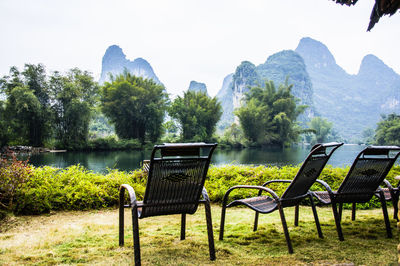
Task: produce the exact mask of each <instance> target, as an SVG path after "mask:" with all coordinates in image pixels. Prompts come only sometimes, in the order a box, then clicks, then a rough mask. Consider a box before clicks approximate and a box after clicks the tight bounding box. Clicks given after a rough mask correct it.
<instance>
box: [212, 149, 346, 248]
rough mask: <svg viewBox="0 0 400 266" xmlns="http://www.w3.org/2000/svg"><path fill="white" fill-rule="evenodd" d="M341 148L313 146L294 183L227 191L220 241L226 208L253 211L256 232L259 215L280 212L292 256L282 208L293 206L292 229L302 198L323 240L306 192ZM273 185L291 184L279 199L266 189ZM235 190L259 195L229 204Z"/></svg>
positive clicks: (283, 181) (308, 192) (296, 223)
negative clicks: (246, 190) (254, 191)
mask: <svg viewBox="0 0 400 266" xmlns="http://www.w3.org/2000/svg"><path fill="white" fill-rule="evenodd" d="M341 145H343V143H336V142H335V143H326V144H316V145H315V146H314V147H312V149H311V152H310V153H309V155H308V156H307V158H306V159H305V161H304V162H303V164H302V166H301V167H300V170H299V171H298V173H297V174H296V176H295V177H294V179H293V180H271V181H268V182H266V183H264V184H263V185H262V186H248V185H239V186H234V187H231V188H230V189H228V191H227V192H226V193H225V196H224V198H223V202H222V214H221V225H220V226H221V227H220V234H219V240H223V237H224V225H225V215H226V209H227V208H229V207H233V206H238V205H244V206H247V207H249V208H250V209H252V210H254V211H255V212H256V214H255V219H254V228H253V230H254V231H256V230H257V226H258V215H259V213H271V212H273V211H275V210H279V214H280V217H281V221H282V226H283V231H284V234H285V238H286V243H287V246H288V250H289V253H293V247H292V243H291V241H290V237H289V231H288V228H287V224H286V219H285V214H284V211H283V209H284V208H285V207H291V206H295V226H297V225H298V219H299V204H300V203H301V202H302V201H303V200H304V199H305V198H308V199H310V201H311V207H312V210H313V214H314V219H315V224H316V226H317V230H318V236H319V237H320V238H323V235H322V231H321V227H320V224H319V221H318V214H317V212H316V209H315V205H314V202H313V198H312V195H311V192H310V191H309V189H310V187H311V186H312V185H313V184H314V182H315V180H316V179H317V178H318V176H319V175H320V173H321V172H322V169H323V168H324V167H325V165H326V163H327V162H328V160H329V158H330V157H331V155H332V154H333V152H334V151H335V150H336V149H337V148H339V147H340V146H341ZM275 182H281V183H290V185H289V186H288V187H287V189H286V190H285V192H284V193H283V194H282V196H281V197H279V196H278V195H277V194H276V193H275V192H274V191H273V190H272V189H270V188H268V187H267V186H268V185H269V184H271V183H275ZM236 189H255V190H258V191H259V192H258V196H257V197H252V198H246V199H239V200H234V201H232V202H230V203H229V204H228V198H229V194H230V193H231V192H232V191H234V190H236ZM262 192H266V193H268V194H270V195H271V197H270V196H266V195H262Z"/></svg>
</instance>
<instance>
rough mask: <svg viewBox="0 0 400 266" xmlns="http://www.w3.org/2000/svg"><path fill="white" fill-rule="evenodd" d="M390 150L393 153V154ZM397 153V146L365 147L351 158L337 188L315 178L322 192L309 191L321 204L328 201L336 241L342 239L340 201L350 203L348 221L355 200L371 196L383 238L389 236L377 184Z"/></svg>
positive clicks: (399, 148)
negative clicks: (379, 209) (379, 214)
mask: <svg viewBox="0 0 400 266" xmlns="http://www.w3.org/2000/svg"><path fill="white" fill-rule="evenodd" d="M390 152H394V153H395V154H394V155H393V156H391V155H390ZM399 155H400V147H397V146H369V147H367V148H365V149H364V150H362V151H361V152H360V153H359V154H358V156H357V157H356V159H355V160H354V162H353V164H352V166H351V167H350V170H349V172H348V173H347V175H346V177H345V178H344V180H343V182H342V184H341V185H340V187H339V189H338V190H337V191H333V190H332V189H331V188H330V186H329V185H328V184H327V183H326V182H325V181H323V180H316V182H317V183H319V184H321V185H322V186H323V187H324V188H325V191H313V192H312V193H313V195H314V196H315V197H316V198H317V199H318V200H319V202H321V203H322V204H324V205H328V204H331V205H332V211H333V216H334V219H335V224H336V230H337V233H338V237H339V240H340V241H343V240H344V237H343V231H342V227H341V220H342V209H343V203H352V204H353V205H352V220H354V219H355V209H356V208H355V206H356V203H366V202H369V201H370V200H371V198H372V197H373V196H374V195H375V196H377V197H378V198H379V199H380V201H381V207H382V212H383V217H384V221H385V226H386V233H387V237H388V238H391V237H392V231H391V228H390V222H389V216H388V213H387V207H386V200H385V194H384V191H383V190H382V189H381V188H380V187H379V185H380V184H381V183H382V182H384V178H385V177H386V175H387V173H388V172H389V171H390V169H391V168H392V166H393V164H394V163H395V161H396V160H397V158H398V156H399Z"/></svg>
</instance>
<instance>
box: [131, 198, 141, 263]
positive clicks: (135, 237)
mask: <svg viewBox="0 0 400 266" xmlns="http://www.w3.org/2000/svg"><path fill="white" fill-rule="evenodd" d="M132 229H133V249H134V253H135V265H136V266H139V265H140V263H141V260H140V242H139V220H138V210H137V207H136V206H134V207H132Z"/></svg>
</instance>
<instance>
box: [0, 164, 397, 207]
mask: <svg viewBox="0 0 400 266" xmlns="http://www.w3.org/2000/svg"><path fill="white" fill-rule="evenodd" d="M8 167H10V166H8ZM18 167H20V168H21V167H22V168H23V170H24V171H22V172H21V171H19V172H18V171H17V170H21V169H20V168H18ZM24 167H25V168H24ZM298 169H299V166H291V165H288V166H283V167H278V166H243V165H242V166H239V165H227V166H211V167H210V169H209V171H208V176H207V180H206V184H205V187H206V189H207V192H208V194H209V196H210V199H211V201H212V202H215V203H218V202H221V200H222V198H223V196H224V194H225V192H226V191H227V189H228V188H229V187H231V186H234V185H238V184H248V185H262V184H263V183H264V182H266V181H268V180H272V179H293V177H294V176H295V175H296V173H297V171H298ZM348 170H349V167H345V168H337V167H332V166H329V165H328V166H326V167H325V169H324V170H323V172H322V174H321V175H320V178H319V179H322V180H324V181H325V182H327V183H328V184H329V185H330V186H331V187H332V189H337V188H338V187H339V185H340V183H341V182H342V180H343V179H344V177H345V175H346V173H347V172H348ZM15 172H18V173H17V174H18V175H19V176H18V177H19V178H20V179H19V180H21V182H20V183H18V184H11V185H10V184H9V183H7V182H11V181H10V175H12V174H13V173H15ZM24 174H26V175H27V176H26V178H21V175H24ZM397 175H400V166H394V167H393V169H392V170H391V171H390V173H389V174H388V177H387V179H388V180H389V182H391V183H392V184H396V180H395V178H394V177H395V176H397ZM6 176H8V177H7V178H8V179H7V180H5V178H6ZM146 178H147V175H146V174H145V173H144V172H143V171H142V170H140V169H139V170H135V171H132V172H123V171H118V170H111V169H110V170H109V171H108V172H107V173H105V174H99V173H94V172H92V171H89V170H87V169H85V168H84V167H82V166H80V165H74V166H70V167H67V168H64V169H59V168H54V167H49V166H43V167H33V166H31V165H25V166H23V165H19V166H18V165H17V166H14V168H13V169H8V168H7V166H6V167H1V168H0V187H7V186H10V187H11V186H12V187H13V188H14V189H15V190H14V193H13V194H12V195H9V197H12V206H11V207H10V208H9V209H8V211H9V212H13V213H15V214H41V213H48V212H50V211H56V210H90V209H101V208H107V207H116V206H117V204H118V189H119V186H120V185H121V184H125V183H127V184H130V185H132V187H133V188H134V190H135V192H136V196H137V198H138V199H139V200H140V199H143V195H144V191H145V186H146ZM286 187H287V184H274V186H271V188H272V189H273V190H275V191H276V192H277V193H278V194H280V193H282V192H283V191H284V190H285V188H286ZM312 189H313V190H321V189H322V187H320V186H318V185H317V184H316V185H314V186H313V187H312ZM3 195H4V193H3ZM231 195H232V197H233V198H235V197H236V198H237V197H243V196H253V195H256V192H254V191H248V190H237V192H236V193H233V194H231ZM9 200H10V198H4V196H3V197H2V198H1V197H0V202H1V203H2V204H3V205H7V202H9ZM306 204H307V203H306ZM389 204H390V203H389ZM379 206H380V203H379V202H378V200H376V199H374V200H372V201H371V202H369V203H366V204H362V205H361V204H360V205H358V208H359V209H367V208H373V207H379ZM345 207H346V206H345Z"/></svg>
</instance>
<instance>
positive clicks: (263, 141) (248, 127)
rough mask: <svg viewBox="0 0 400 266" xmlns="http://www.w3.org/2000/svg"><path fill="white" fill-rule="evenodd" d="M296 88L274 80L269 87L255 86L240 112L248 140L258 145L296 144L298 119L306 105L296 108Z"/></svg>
mask: <svg viewBox="0 0 400 266" xmlns="http://www.w3.org/2000/svg"><path fill="white" fill-rule="evenodd" d="M291 88H292V85H288V84H287V83H286V84H281V85H280V86H279V87H278V89H276V88H275V85H274V83H273V82H272V81H269V82H266V84H265V88H262V87H253V88H251V90H250V92H249V93H248V94H247V95H246V99H245V105H243V106H242V107H241V108H239V109H238V110H237V111H236V115H237V116H238V118H239V122H240V125H241V127H242V128H243V132H244V135H245V137H246V138H247V139H248V140H249V141H250V142H254V143H256V144H258V145H274V146H275V145H276V146H284V145H285V144H288V143H290V142H292V141H296V140H297V138H298V134H299V131H298V129H297V128H296V126H295V125H296V118H297V117H298V115H299V114H300V113H302V112H303V111H304V108H305V106H298V107H297V106H296V99H295V97H294V96H293V95H292V94H291Z"/></svg>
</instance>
